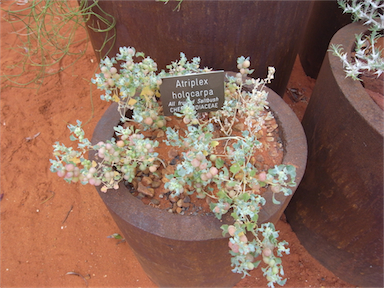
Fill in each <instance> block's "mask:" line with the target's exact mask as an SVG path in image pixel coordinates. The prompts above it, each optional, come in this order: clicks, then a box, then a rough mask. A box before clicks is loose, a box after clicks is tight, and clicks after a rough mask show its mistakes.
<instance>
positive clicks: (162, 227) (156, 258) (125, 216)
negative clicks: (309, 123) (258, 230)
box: [90, 88, 307, 287]
mask: <svg viewBox="0 0 384 288" xmlns="http://www.w3.org/2000/svg"><path fill="white" fill-rule="evenodd" d="M267 90H268V91H269V97H268V98H269V102H270V107H271V110H272V111H273V112H274V114H275V117H276V119H277V121H278V124H279V125H280V130H281V131H280V132H281V139H282V141H283V143H284V148H285V153H284V159H283V163H286V164H288V163H289V164H293V165H295V166H296V167H297V177H296V183H300V180H301V178H302V176H303V174H304V169H305V164H306V156H307V146H306V141H305V135H304V132H303V129H302V127H301V124H300V122H299V120H298V119H297V117H296V115H295V114H294V113H293V112H292V110H291V109H290V108H289V107H288V105H287V104H286V103H285V102H284V101H283V100H282V99H281V98H280V97H279V96H278V95H277V94H276V93H274V92H273V91H272V90H270V89H268V88H267ZM119 120H120V115H119V113H118V112H117V105H116V104H112V105H111V106H110V107H109V108H108V109H107V111H106V112H105V114H104V115H103V117H102V118H101V120H100V121H99V122H98V124H97V127H96V129H95V131H94V134H93V138H92V143H97V142H99V141H105V140H107V139H110V138H111V137H112V136H113V135H114V130H113V127H114V126H116V125H117V124H118V123H119ZM90 159H95V158H94V154H92V153H91V154H90ZM96 189H97V191H98V192H99V195H100V196H101V198H102V199H103V201H104V203H105V205H106V206H107V208H108V210H109V212H110V213H111V215H112V217H113V219H114V220H115V221H116V223H117V225H118V227H119V228H120V230H121V232H122V234H123V235H124V237H125V239H126V241H127V242H128V244H129V246H130V247H131V248H132V250H133V251H134V253H135V255H136V257H137V259H138V261H139V262H140V264H141V265H142V267H143V269H144V271H145V272H146V273H147V275H148V276H149V278H150V279H151V280H152V281H153V282H154V283H156V284H157V285H159V286H161V287H231V286H233V285H235V284H236V283H237V282H238V281H239V280H240V279H241V275H240V274H235V273H232V272H231V265H230V263H231V262H230V254H229V250H228V238H226V237H223V236H222V230H221V229H220V226H221V225H222V224H223V223H225V222H227V223H229V218H228V217H227V218H224V219H223V220H222V221H220V220H218V219H216V218H215V217H214V216H185V215H184V216H183V215H178V214H172V213H169V212H167V211H164V210H159V209H157V208H153V207H152V206H148V205H144V204H143V203H142V201H141V200H139V199H137V198H136V197H134V196H132V195H131V193H130V192H129V191H128V189H127V188H126V187H125V186H124V185H122V184H121V185H120V188H119V189H118V190H116V191H108V192H107V193H103V192H101V191H100V188H99V187H97V188H96ZM295 189H296V187H294V188H292V190H293V192H294V191H295ZM264 196H265V198H266V200H267V204H266V205H265V206H264V207H263V209H262V213H261V214H260V223H262V222H273V223H276V222H277V221H278V219H279V218H280V216H281V214H282V213H283V211H284V209H285V208H286V206H287V205H288V202H289V200H290V198H291V196H290V197H284V196H283V195H277V197H276V199H278V200H279V201H281V204H280V205H275V204H273V203H272V200H271V199H272V192H271V191H270V190H269V191H268V192H266V193H265V194H264Z"/></svg>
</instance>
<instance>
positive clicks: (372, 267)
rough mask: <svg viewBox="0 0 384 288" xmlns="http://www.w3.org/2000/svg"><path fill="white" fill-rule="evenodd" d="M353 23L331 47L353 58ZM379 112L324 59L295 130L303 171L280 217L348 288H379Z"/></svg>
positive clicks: (357, 29) (359, 28) (358, 28)
mask: <svg viewBox="0 0 384 288" xmlns="http://www.w3.org/2000/svg"><path fill="white" fill-rule="evenodd" d="M366 30H367V27H366V26H363V25H361V24H359V23H353V24H349V25H347V26H345V27H343V28H342V29H341V30H339V31H338V32H337V33H336V34H335V35H334V37H333V38H332V40H331V44H341V45H342V46H343V48H344V50H345V51H349V52H350V51H353V49H354V40H355V36H354V35H355V34H359V33H364V32H366ZM383 123H384V116H383V111H381V109H380V108H379V106H378V105H377V104H376V103H375V102H374V101H373V100H372V99H371V98H370V97H369V95H368V94H367V92H366V91H365V90H364V88H363V86H362V85H361V83H360V82H359V81H354V80H352V79H350V78H345V72H344V71H343V67H342V63H341V62H340V60H339V58H337V57H336V56H333V55H332V53H331V52H328V53H327V54H326V57H325V59H324V62H323V65H322V67H321V70H320V73H319V77H318V78H317V81H316V85H315V88H314V90H313V94H312V96H311V99H310V102H309V104H308V107H307V110H306V112H305V115H304V118H303V121H302V124H303V127H304V130H305V133H306V135H307V141H308V164H307V169H306V172H305V175H304V178H303V181H302V182H301V184H300V187H299V188H298V189H297V191H296V193H295V195H294V197H293V199H292V201H291V203H290V204H289V206H288V208H287V210H286V215H287V219H288V220H289V223H290V224H291V226H292V228H293V230H294V231H295V232H296V234H297V236H298V238H299V239H300V241H301V243H302V244H303V245H304V246H305V248H306V249H307V250H308V251H309V252H310V253H311V254H312V256H314V257H315V258H316V259H317V260H318V261H319V262H320V263H321V264H323V265H324V266H325V267H326V268H328V269H329V270H331V271H332V272H333V273H335V274H336V275H337V276H338V277H340V278H341V279H343V280H344V281H347V282H349V283H351V284H352V285H354V286H363V287H383V142H384V141H383V139H384V138H383V135H384V127H383Z"/></svg>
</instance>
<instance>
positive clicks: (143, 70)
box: [51, 47, 296, 287]
mask: <svg viewBox="0 0 384 288" xmlns="http://www.w3.org/2000/svg"><path fill="white" fill-rule="evenodd" d="M135 58H141V59H142V60H141V61H139V62H135ZM118 63H119V64H120V67H121V68H120V70H119V71H118V70H117V69H116V68H115V67H114V65H116V64H118ZM199 63H200V59H199V58H194V59H193V60H192V61H191V62H189V61H188V60H187V58H186V57H185V55H184V54H183V53H181V54H180V60H178V61H175V62H172V64H171V65H169V66H168V69H169V71H168V72H164V71H161V72H160V73H158V74H156V69H157V65H156V63H155V62H154V61H153V60H152V59H151V58H149V57H146V58H145V56H144V54H143V53H138V52H136V51H135V49H134V48H132V47H128V48H127V47H123V48H120V53H119V54H118V55H117V57H116V58H105V59H104V60H103V61H101V64H100V66H101V73H99V74H96V78H95V79H93V80H92V81H93V83H95V84H96V85H97V87H98V88H99V89H101V90H104V91H105V94H104V95H103V96H102V99H103V100H106V101H116V102H118V107H119V108H118V109H119V111H120V115H121V119H122V121H123V122H125V121H134V122H137V123H139V124H141V125H142V127H143V128H144V129H157V128H161V129H164V130H165V132H166V137H167V140H165V141H164V142H165V143H166V144H167V145H168V146H170V145H171V146H176V147H181V149H183V152H182V161H181V163H179V164H178V165H177V166H176V169H175V171H174V173H173V174H170V175H166V177H167V178H168V180H169V181H168V182H166V183H165V185H164V188H165V189H168V190H169V191H171V192H172V194H173V195H180V194H182V193H187V194H193V193H196V194H197V197H198V198H205V197H211V198H212V199H213V202H212V203H211V205H210V206H211V207H210V208H211V209H212V212H213V214H214V215H215V216H216V217H217V218H218V219H221V218H222V216H223V215H224V214H226V213H231V216H232V217H233V220H234V222H233V225H232V227H229V226H228V225H223V226H222V229H223V235H225V234H226V233H229V234H230V236H231V237H230V238H229V247H230V253H231V255H232V256H233V257H232V266H233V272H235V273H241V274H243V275H244V276H246V275H249V273H248V271H249V270H252V269H254V268H256V267H257V266H258V265H259V263H260V261H256V260H255V259H256V258H257V257H258V256H260V255H261V254H262V252H263V251H265V250H266V249H270V250H271V251H273V252H271V255H269V256H268V257H263V261H264V263H265V264H267V267H265V268H263V271H264V275H265V276H266V277H267V279H268V281H269V284H268V285H269V286H270V287H273V285H274V283H278V284H280V285H283V284H284V283H285V282H284V280H282V278H281V276H282V275H283V274H284V271H283V268H282V265H281V259H280V258H279V257H277V256H280V257H281V256H282V252H285V253H287V254H288V253H289V249H287V248H285V245H286V244H287V243H286V242H284V241H283V242H278V241H277V237H278V232H277V231H275V228H274V226H273V224H271V223H266V224H262V225H259V224H258V223H257V222H258V220H259V212H260V209H261V207H262V205H264V204H265V203H266V200H265V199H264V198H263V197H262V196H260V195H259V194H258V193H260V188H262V187H265V188H266V187H268V186H270V187H271V188H272V192H273V195H275V194H277V193H283V194H284V195H285V196H288V195H290V194H291V193H292V191H291V189H290V188H289V187H293V186H295V185H296V184H295V182H294V181H295V177H296V170H295V167H293V166H291V165H278V166H275V167H274V168H272V169H269V170H268V171H259V170H258V168H256V167H255V165H253V164H252V161H251V158H252V157H253V156H254V155H255V152H256V151H257V150H258V149H261V148H263V147H262V144H261V142H259V141H258V139H257V137H256V136H255V133H256V132H258V131H259V130H260V129H261V127H262V126H263V125H264V122H265V121H268V120H270V119H272V118H273V115H272V114H271V112H266V109H268V101H267V96H268V95H267V92H266V91H265V90H264V89H263V88H264V85H265V84H266V83H269V82H270V81H271V80H272V79H273V75H274V69H273V68H269V70H268V76H267V77H266V78H265V79H262V80H261V79H257V80H255V79H251V80H250V78H246V76H247V75H249V74H251V73H252V72H253V70H250V69H249V67H250V60H249V58H245V57H240V58H239V59H238V60H237V65H238V68H239V73H238V74H237V75H236V76H235V77H229V81H228V82H226V83H225V103H224V107H223V108H222V109H221V110H218V111H215V112H210V113H209V115H205V116H206V117H203V116H204V115H203V116H202V115H198V114H197V113H196V111H195V108H194V105H193V103H192V101H191V100H190V99H189V98H188V99H187V100H186V101H185V104H184V106H183V107H181V109H180V113H175V115H176V116H178V117H181V118H182V119H183V122H184V123H185V124H186V125H187V129H186V130H185V131H177V130H176V129H172V128H171V127H166V125H165V124H166V119H165V118H164V116H163V115H162V113H161V107H160V105H159V103H158V101H157V97H159V96H160V95H159V92H158V90H159V86H160V85H161V78H162V77H167V76H170V75H172V76H173V75H185V74H191V73H197V72H204V71H210V69H207V68H204V69H201V68H199ZM129 109H132V110H133V119H129V118H127V117H126V114H125V113H126V111H127V110H129ZM238 117H242V118H243V119H245V122H244V124H245V126H244V127H245V129H244V131H243V132H242V133H241V135H232V131H233V126H234V124H235V123H236V118H238ZM214 125H218V126H219V127H220V128H221V131H220V132H221V135H222V136H220V137H215V136H214V135H215V131H214V130H215V128H214ZM128 127H129V128H124V127H123V126H117V127H115V128H114V129H115V133H116V135H117V136H118V137H119V139H118V140H116V139H115V138H112V139H111V140H108V141H106V142H99V143H97V144H96V145H92V144H91V143H90V141H89V140H88V139H87V138H85V136H84V131H83V130H82V128H81V122H79V121H78V123H77V125H75V126H73V125H70V126H69V129H70V131H71V132H72V135H71V140H76V141H78V143H79V144H78V148H79V151H76V150H74V149H73V148H72V147H70V148H68V147H66V146H65V145H60V144H59V143H56V144H55V145H54V155H55V156H56V160H51V163H52V165H51V171H52V172H56V173H58V175H59V176H61V177H63V178H64V179H65V180H66V181H68V182H77V181H80V182H81V183H83V184H87V183H89V184H91V185H95V186H99V185H101V186H102V191H103V192H107V190H108V189H117V188H118V187H119V183H120V182H121V181H122V180H125V181H127V182H132V181H133V179H134V178H135V177H136V174H137V172H138V171H139V170H142V171H144V170H146V169H148V170H149V171H150V172H152V173H156V169H157V166H156V165H158V164H156V163H159V162H160V163H162V165H164V166H165V163H163V162H162V160H161V159H159V157H158V153H157V152H156V148H157V147H158V145H159V143H158V142H157V141H152V140H150V139H149V138H145V137H144V135H143V134H141V133H140V131H138V130H135V128H133V126H132V125H131V126H128ZM216 135H217V134H216ZM220 144H223V145H224V147H225V149H223V151H224V152H223V153H220V155H219V154H218V153H216V152H217V150H216V147H217V146H218V145H220ZM88 151H92V152H93V153H96V157H97V158H98V159H99V160H100V161H98V162H96V161H93V162H91V161H89V160H87V159H86V158H85V156H84V155H85V153H87V152H88ZM260 175H262V176H260ZM214 188H216V189H217V191H219V192H218V193H213V191H214ZM273 201H274V203H275V204H278V203H279V202H277V201H276V200H275V197H273ZM229 230H231V231H229ZM233 230H236V231H235V232H233ZM246 235H247V236H246ZM249 235H252V238H253V239H252V240H248V238H247V237H249ZM274 253H276V255H277V256H275V255H274ZM267 262H268V263H267ZM272 264H273V265H272Z"/></svg>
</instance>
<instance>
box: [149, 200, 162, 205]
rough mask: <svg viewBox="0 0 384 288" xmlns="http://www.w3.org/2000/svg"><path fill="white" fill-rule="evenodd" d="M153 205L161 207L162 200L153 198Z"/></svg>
mask: <svg viewBox="0 0 384 288" xmlns="http://www.w3.org/2000/svg"><path fill="white" fill-rule="evenodd" d="M151 203H152V204H153V205H159V204H160V200H158V199H156V198H153V199H151Z"/></svg>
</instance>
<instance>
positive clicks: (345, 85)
mask: <svg viewBox="0 0 384 288" xmlns="http://www.w3.org/2000/svg"><path fill="white" fill-rule="evenodd" d="M367 32H368V26H364V25H363V24H362V23H360V22H355V23H351V24H348V25H346V26H345V27H343V28H341V29H340V30H339V31H337V33H336V34H335V35H334V36H333V37H332V39H331V42H330V44H335V45H341V46H342V47H343V49H344V52H347V53H348V59H349V61H351V59H352V57H351V52H352V51H354V47H355V40H356V38H355V35H356V34H364V33H367ZM329 47H330V46H329ZM327 58H328V60H329V63H330V67H331V70H332V73H333V77H334V78H335V80H336V82H337V84H338V86H339V87H340V89H341V90H342V92H343V94H344V95H345V97H346V98H347V100H348V101H349V102H350V103H351V105H352V106H353V107H354V108H355V109H356V111H357V112H358V113H359V114H360V115H361V116H362V117H363V118H364V119H365V121H367V122H368V123H369V125H370V126H372V127H373V128H374V129H375V130H376V131H377V132H378V133H380V134H381V135H382V136H384V126H383V123H384V113H383V111H382V110H381V109H380V108H379V106H378V105H377V104H376V103H375V102H374V101H373V100H372V98H371V97H370V96H369V94H368V93H367V92H366V91H365V89H364V87H363V86H362V84H361V82H360V81H356V80H353V79H351V78H349V77H348V78H346V77H345V75H346V74H345V72H344V69H343V64H342V62H341V61H340V59H339V57H337V56H334V55H333V54H332V52H331V51H328V52H327ZM356 91H359V92H358V93H356Z"/></svg>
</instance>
